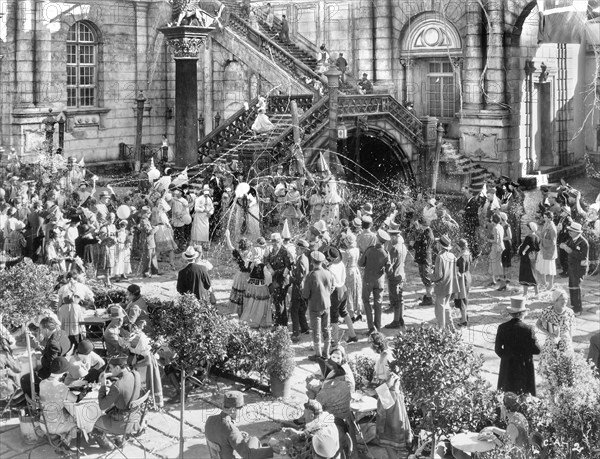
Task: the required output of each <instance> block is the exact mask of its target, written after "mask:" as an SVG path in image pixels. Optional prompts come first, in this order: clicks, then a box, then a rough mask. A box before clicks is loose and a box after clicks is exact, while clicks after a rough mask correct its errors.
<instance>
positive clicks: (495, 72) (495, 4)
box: [485, 0, 506, 110]
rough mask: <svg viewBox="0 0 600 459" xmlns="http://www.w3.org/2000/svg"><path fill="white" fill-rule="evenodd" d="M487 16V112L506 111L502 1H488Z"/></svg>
mask: <svg viewBox="0 0 600 459" xmlns="http://www.w3.org/2000/svg"><path fill="white" fill-rule="evenodd" d="M488 16H489V21H490V31H489V34H488V69H487V72H486V74H485V91H486V94H487V100H486V108H487V109H488V110H506V107H505V105H504V104H505V101H506V98H505V90H506V84H505V70H504V1H503V0H489V1H488Z"/></svg>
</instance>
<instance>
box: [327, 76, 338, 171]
mask: <svg viewBox="0 0 600 459" xmlns="http://www.w3.org/2000/svg"><path fill="white" fill-rule="evenodd" d="M341 74H342V72H340V71H339V70H338V69H337V68H336V67H335V66H334V65H331V66H330V67H329V70H327V71H326V72H325V74H324V75H325V76H326V77H327V86H329V148H328V149H327V150H326V151H325V161H326V162H327V165H328V166H329V165H330V164H331V158H330V152H331V151H332V152H334V153H337V117H338V100H339V91H338V88H339V86H340V75H341Z"/></svg>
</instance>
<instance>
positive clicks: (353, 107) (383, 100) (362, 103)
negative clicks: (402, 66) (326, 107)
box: [338, 94, 423, 147]
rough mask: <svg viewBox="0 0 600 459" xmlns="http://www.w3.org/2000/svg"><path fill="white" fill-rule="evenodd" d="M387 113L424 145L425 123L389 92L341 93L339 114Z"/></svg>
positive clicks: (410, 137)
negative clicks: (367, 93) (366, 93)
mask: <svg viewBox="0 0 600 459" xmlns="http://www.w3.org/2000/svg"><path fill="white" fill-rule="evenodd" d="M362 114H369V115H373V114H387V115H391V118H392V119H393V120H394V121H395V123H394V124H396V126H397V127H398V128H399V129H400V132H402V133H403V134H404V135H405V136H406V137H407V138H408V139H409V140H410V141H411V142H413V143H414V144H416V145H417V146H419V147H420V146H422V145H423V123H422V122H421V120H419V118H417V117H416V116H415V115H414V114H413V113H412V112H411V111H410V110H408V109H407V108H406V107H404V106H403V105H402V104H401V103H400V102H398V101H397V100H396V99H395V98H394V97H393V96H391V95H389V94H381V95H378V94H369V95H343V96H342V95H340V96H339V104H338V116H340V117H343V116H358V115H362Z"/></svg>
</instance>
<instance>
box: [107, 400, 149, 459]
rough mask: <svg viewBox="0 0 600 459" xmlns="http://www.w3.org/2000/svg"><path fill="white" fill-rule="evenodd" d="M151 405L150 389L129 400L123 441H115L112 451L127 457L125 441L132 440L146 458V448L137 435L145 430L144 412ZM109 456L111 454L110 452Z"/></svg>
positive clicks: (146, 411) (145, 412)
mask: <svg viewBox="0 0 600 459" xmlns="http://www.w3.org/2000/svg"><path fill="white" fill-rule="evenodd" d="M151 405H152V401H151V400H150V391H146V393H145V394H144V395H142V396H141V397H140V398H138V399H137V400H134V401H133V402H131V404H130V406H129V408H130V410H129V412H128V413H127V414H126V418H125V420H126V422H127V424H126V426H125V435H124V437H123V441H122V442H120V443H121V445H118V444H117V443H115V442H113V443H115V447H116V448H115V450H114V451H113V453H117V452H118V453H120V454H121V456H123V457H124V458H126V459H128V456H127V455H126V454H125V452H124V451H123V450H124V448H125V445H126V444H127V442H129V441H130V442H132V443H134V444H136V445H137V446H139V447H140V448H141V449H142V451H143V452H144V459H146V448H144V445H143V444H142V442H140V440H139V438H138V437H139V436H140V435H142V434H143V433H144V431H145V430H146V426H147V423H148V421H147V420H146V414H147V413H148V409H149V408H150V406H151ZM109 456H112V454H110V455H109ZM135 459H137V458H135Z"/></svg>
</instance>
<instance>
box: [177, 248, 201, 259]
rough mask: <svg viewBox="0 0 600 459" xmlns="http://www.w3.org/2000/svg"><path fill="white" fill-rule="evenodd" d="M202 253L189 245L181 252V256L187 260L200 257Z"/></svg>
mask: <svg viewBox="0 0 600 459" xmlns="http://www.w3.org/2000/svg"><path fill="white" fill-rule="evenodd" d="M199 256H200V254H199V253H198V252H197V251H196V249H194V248H193V247H192V246H189V247H188V248H187V249H186V250H185V252H183V253H182V254H181V257H182V258H183V259H184V260H187V261H193V260H195V259H196V258H198V257H199Z"/></svg>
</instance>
